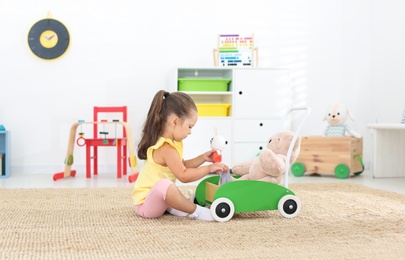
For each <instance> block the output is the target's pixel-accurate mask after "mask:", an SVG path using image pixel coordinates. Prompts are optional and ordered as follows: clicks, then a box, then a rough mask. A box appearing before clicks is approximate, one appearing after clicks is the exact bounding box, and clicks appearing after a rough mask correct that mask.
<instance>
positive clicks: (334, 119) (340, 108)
mask: <svg viewBox="0 0 405 260" xmlns="http://www.w3.org/2000/svg"><path fill="white" fill-rule="evenodd" d="M348 117H350V119H351V120H353V118H352V116H351V114H350V112H349V109H348V108H347V106H346V105H344V104H341V103H337V104H334V105H333V106H331V107H330V108H329V110H328V112H327V113H326V115H325V117H324V119H323V121H326V122H327V123H328V126H327V127H326V129H325V131H324V135H325V136H345V135H346V133H348V134H349V135H351V136H354V137H357V138H360V137H361V135H360V134H359V133H357V132H356V131H355V130H353V129H351V128H350V126H349V125H348V124H346V120H347V118H348Z"/></svg>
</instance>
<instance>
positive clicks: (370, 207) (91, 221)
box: [0, 183, 405, 259]
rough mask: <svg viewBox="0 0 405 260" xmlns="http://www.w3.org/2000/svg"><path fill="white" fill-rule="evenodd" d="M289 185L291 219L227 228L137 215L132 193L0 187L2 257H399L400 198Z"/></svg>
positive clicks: (404, 210) (240, 222)
mask: <svg viewBox="0 0 405 260" xmlns="http://www.w3.org/2000/svg"><path fill="white" fill-rule="evenodd" d="M181 188H182V191H184V193H185V194H186V193H187V192H188V191H189V190H190V189H193V187H181ZM194 188H195V187H194ZM289 188H290V189H291V190H293V191H294V192H295V194H296V195H297V196H298V197H299V198H300V200H301V202H302V211H301V213H300V214H299V215H298V216H297V217H296V218H292V219H287V218H283V217H282V216H281V215H280V214H279V213H278V211H260V212H248V213H237V214H235V216H234V217H233V218H232V219H231V220H230V221H228V222H225V223H219V222H204V221H196V220H192V219H189V218H188V217H183V218H182V217H175V216H171V215H164V216H163V217H161V218H158V219H142V218H140V217H138V216H137V215H136V214H135V213H134V210H133V206H132V199H131V192H132V189H131V188H83V189H0V230H1V235H0V259H405V195H402V194H397V193H391V192H386V191H381V190H377V189H372V188H367V187H364V186H362V185H359V184H347V183H325V184H319V183H316V184H312V183H308V184H291V185H290V187H289Z"/></svg>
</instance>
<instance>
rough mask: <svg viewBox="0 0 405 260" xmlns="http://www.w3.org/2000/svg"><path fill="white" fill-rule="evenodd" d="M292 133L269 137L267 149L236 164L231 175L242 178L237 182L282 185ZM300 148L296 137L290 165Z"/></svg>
mask: <svg viewBox="0 0 405 260" xmlns="http://www.w3.org/2000/svg"><path fill="white" fill-rule="evenodd" d="M293 138H294V132H292V131H281V132H278V133H276V134H274V135H273V136H271V137H270V139H269V141H268V143H267V148H266V149H264V150H263V151H261V152H260V154H259V155H258V156H256V157H255V158H254V159H252V160H249V161H245V162H241V163H237V164H235V165H234V166H233V167H232V174H234V175H239V176H242V177H240V178H239V180H260V181H268V182H273V183H276V184H283V181H284V174H285V172H286V170H287V169H286V159H287V153H288V149H289V147H290V144H291V142H292V140H293ZM300 148H301V137H299V136H298V137H297V139H296V142H295V144H294V146H293V150H292V153H291V157H290V165H291V164H292V163H293V162H295V160H296V159H297V157H298V155H299V153H300Z"/></svg>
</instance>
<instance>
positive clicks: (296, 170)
mask: <svg viewBox="0 0 405 260" xmlns="http://www.w3.org/2000/svg"><path fill="white" fill-rule="evenodd" d="M291 172H292V174H293V175H294V176H296V177H301V176H302V175H304V173H305V165H304V164H303V163H300V162H296V163H293V165H292V166H291Z"/></svg>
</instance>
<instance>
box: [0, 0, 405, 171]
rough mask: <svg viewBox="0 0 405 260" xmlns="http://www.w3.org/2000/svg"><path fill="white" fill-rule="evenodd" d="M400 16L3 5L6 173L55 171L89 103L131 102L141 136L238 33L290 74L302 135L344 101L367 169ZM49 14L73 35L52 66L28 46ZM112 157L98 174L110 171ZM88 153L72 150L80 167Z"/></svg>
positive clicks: (377, 8)
mask: <svg viewBox="0 0 405 260" xmlns="http://www.w3.org/2000/svg"><path fill="white" fill-rule="evenodd" d="M401 7H402V8H401ZM403 7H404V4H403V3H402V2H401V1H400V0H398V1H393V0H391V1H378V0H374V1H372V0H358V1H349V0H330V1H322V0H306V1H304V0H289V1H276V0H267V1H262V0H252V1H249V2H246V1H235V0H221V1H218V0H206V1H197V0H173V1H163V0H161V1H157V0H155V1H152V0H151V1H132V0H120V1H81V0H80V1H79V0H72V1H64V2H62V1H53V0H52V1H51V0H38V1H34V2H32V1H24V0H0V35H1V39H2V40H1V41H0V73H1V74H0V124H3V125H4V126H5V127H6V128H7V129H8V130H10V132H11V153H12V154H11V170H12V173H13V172H24V173H37V172H49V173H50V176H51V175H52V173H54V172H55V171H61V170H62V169H63V160H64V156H65V153H66V146H67V139H68V133H69V128H70V126H71V124H72V123H73V122H76V121H77V120H78V119H85V120H87V121H91V119H92V107H93V106H107V105H127V106H128V109H129V120H128V121H129V123H130V124H131V126H132V128H133V135H134V136H135V137H136V139H138V138H139V133H140V130H141V125H142V123H143V120H144V118H145V115H146V113H147V109H148V107H149V103H150V101H151V99H152V96H153V94H154V93H155V92H156V91H157V90H159V89H162V88H168V87H169V84H171V82H170V81H169V78H170V73H172V71H173V68H175V67H185V66H193V67H208V66H211V65H212V62H213V61H212V48H214V47H215V45H216V36H217V34H218V33H244V32H254V33H255V36H256V39H257V42H256V43H257V46H258V47H259V66H261V67H283V68H286V67H287V68H290V69H291V76H292V78H291V80H292V81H291V84H292V88H293V94H294V100H293V101H294V104H298V105H309V106H310V107H311V108H312V110H313V113H312V116H311V117H310V119H309V122H308V124H307V125H306V126H305V128H304V131H303V133H304V134H311V135H313V134H322V132H323V129H324V127H325V124H324V122H322V117H323V113H324V112H325V110H326V108H327V107H328V106H329V105H330V104H332V103H334V102H336V101H339V102H344V103H346V104H347V105H348V106H349V107H350V108H351V110H352V113H353V114H354V115H355V117H356V121H355V122H354V124H353V126H354V128H355V129H357V130H358V131H359V132H361V133H362V134H363V135H364V137H365V139H364V141H365V148H366V150H365V153H364V154H365V160H370V159H371V158H370V155H371V149H372V147H370V146H369V145H368V144H369V143H370V142H371V135H370V133H369V131H368V129H367V128H366V124H367V123H369V122H373V121H375V119H377V118H378V120H379V121H381V122H382V121H386V120H391V121H395V120H396V116H394V115H393V114H392V113H391V112H390V111H394V110H395V111H397V110H398V109H402V108H401V106H402V105H403V103H401V102H402V100H401V98H400V96H401V94H403V92H404V90H403V88H402V89H401V88H400V85H401V84H402V83H403V82H404V81H405V79H404V78H403V76H402V74H401V73H400V71H399V69H400V68H401V66H400V65H402V64H401V62H403V61H402V59H401V56H403V55H404V54H405V52H404V51H403V50H402V49H401V46H403V44H401V43H403V41H404V37H403V34H404V33H403V32H402V33H401V32H400V31H399V30H394V29H395V28H397V29H399V28H400V27H399V26H400V24H403V22H404V21H403V20H404V19H405V18H400V17H401V16H400V10H403ZM48 11H51V13H52V17H53V18H55V19H58V20H60V21H62V22H63V23H64V24H65V25H66V26H67V27H68V28H69V30H70V34H71V47H70V49H69V51H68V53H67V54H66V55H65V56H64V57H63V58H62V59H59V60H57V61H53V62H44V61H42V60H39V59H37V58H36V57H35V56H34V55H33V54H31V53H30V50H29V48H28V46H27V33H28V30H29V28H30V27H31V26H32V25H33V24H34V23H35V22H36V21H37V20H40V19H42V18H45V17H46V16H47V14H48ZM392 14H395V15H394V16H393V15H392ZM393 25H394V26H393ZM371 28H372V29H371ZM387 31H388V32H391V33H388V32H387ZM385 39H386V40H385ZM381 86H384V88H381ZM388 86H390V89H391V91H390V93H386V91H385V89H386V88H385V87H388ZM398 89H400V90H398ZM381 92H383V93H384V97H385V98H384V99H383V98H380V97H381V96H382V95H380V94H382V93H381ZM398 92H400V93H398ZM390 97H391V98H394V99H395V102H389V101H388V100H387V99H388V98H390ZM395 103H401V104H395ZM384 108H387V109H386V110H385V109H384ZM398 113H400V112H398ZM85 130H86V129H85ZM86 133H87V134H88V135H91V130H90V129H88V130H86ZM135 141H136V140H135ZM201 149H202V151H203V150H204V149H205V148H201ZM109 153H110V152H106V153H105V155H104V156H105V160H104V161H105V163H103V165H102V167H103V166H104V167H114V166H113V165H114V158H115V157H114V156H111V157H113V158H107V157H108V156H109ZM84 154H85V153H84V148H78V147H76V148H75V165H76V168H78V169H79V170H83V169H84Z"/></svg>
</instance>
